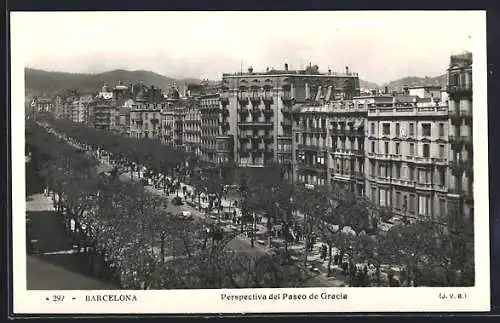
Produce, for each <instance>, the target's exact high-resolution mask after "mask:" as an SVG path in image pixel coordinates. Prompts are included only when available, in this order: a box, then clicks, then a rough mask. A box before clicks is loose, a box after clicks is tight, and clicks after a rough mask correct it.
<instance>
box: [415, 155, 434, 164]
mask: <svg viewBox="0 0 500 323" xmlns="http://www.w3.org/2000/svg"><path fill="white" fill-rule="evenodd" d="M414 162H415V163H417V164H433V163H434V161H433V159H432V158H430V157H415V158H414Z"/></svg>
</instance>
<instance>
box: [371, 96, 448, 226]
mask: <svg viewBox="0 0 500 323" xmlns="http://www.w3.org/2000/svg"><path fill="white" fill-rule="evenodd" d="M364 100H366V103H367V104H368V111H367V135H366V141H365V147H366V154H367V160H366V164H365V169H366V174H367V178H366V194H367V196H368V197H369V198H370V199H371V200H372V201H373V202H375V203H376V204H378V205H380V206H382V207H387V208H389V209H390V210H391V211H392V212H393V213H395V214H396V215H399V216H402V217H403V218H404V217H407V218H409V219H410V218H422V217H430V218H433V219H434V220H438V219H437V217H438V215H444V214H446V201H447V198H446V197H447V185H446V174H447V170H448V160H447V159H448V122H447V121H448V107H447V103H446V102H443V101H442V100H441V99H440V98H419V97H417V96H409V95H399V96H396V97H392V96H373V97H367V98H364Z"/></svg>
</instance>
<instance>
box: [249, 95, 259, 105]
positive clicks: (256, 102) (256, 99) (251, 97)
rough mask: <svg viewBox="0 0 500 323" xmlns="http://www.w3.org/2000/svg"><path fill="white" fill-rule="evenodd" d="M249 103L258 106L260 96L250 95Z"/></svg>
mask: <svg viewBox="0 0 500 323" xmlns="http://www.w3.org/2000/svg"><path fill="white" fill-rule="evenodd" d="M250 101H251V102H252V105H253V106H258V105H259V104H260V96H259V95H258V94H252V95H251V96H250Z"/></svg>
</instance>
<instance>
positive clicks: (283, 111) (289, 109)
mask: <svg viewBox="0 0 500 323" xmlns="http://www.w3.org/2000/svg"><path fill="white" fill-rule="evenodd" d="M281 113H283V115H289V114H290V113H292V108H290V107H283V108H281Z"/></svg>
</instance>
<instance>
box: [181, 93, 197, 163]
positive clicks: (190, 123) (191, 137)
mask: <svg viewBox="0 0 500 323" xmlns="http://www.w3.org/2000/svg"><path fill="white" fill-rule="evenodd" d="M183 127H184V129H183V142H184V145H185V148H186V152H189V153H193V154H194V155H195V156H201V111H200V109H199V108H198V104H197V102H196V101H195V100H190V101H189V102H188V107H186V112H185V116H184V122H183Z"/></svg>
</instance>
